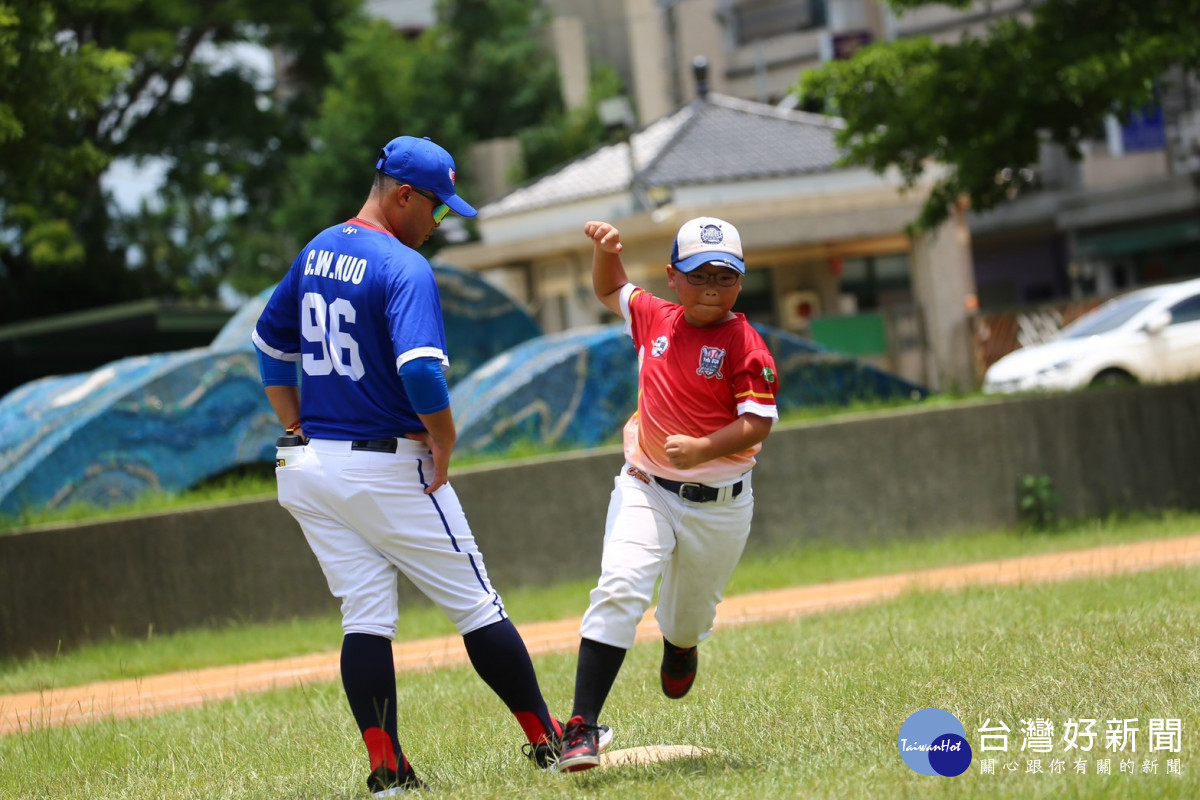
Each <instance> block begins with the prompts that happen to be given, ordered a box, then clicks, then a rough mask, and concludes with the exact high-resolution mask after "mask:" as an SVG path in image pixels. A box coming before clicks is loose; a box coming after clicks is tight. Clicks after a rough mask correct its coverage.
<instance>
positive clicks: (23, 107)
mask: <svg viewBox="0 0 1200 800" xmlns="http://www.w3.org/2000/svg"><path fill="white" fill-rule="evenodd" d="M359 2H360V0H297V2H294V3H289V4H285V5H283V6H275V5H271V4H261V3H255V2H252V1H251V0H235V1H232V2H217V1H216V0H203V1H202V2H194V3H178V2H165V1H164V0H56V1H54V2H38V1H37V0H15V2H6V3H4V4H3V5H0V165H2V166H0V275H2V276H3V278H4V280H5V291H4V292H3V298H2V299H0V304H2V305H0V311H2V314H3V319H4V320H5V321H13V320H18V319H22V318H28V317H34V316H39V315H44V314H47V313H51V312H57V311H64V310H73V309H77V308H84V307H88V306H95V305H100V304H103V303H109V302H115V301H120V300H127V299H133V298H140V297H147V296H161V295H184V296H189V295H190V296H196V295H205V294H211V293H212V292H213V291H214V290H215V285H216V276H218V275H219V274H220V273H221V271H222V270H223V269H225V268H226V266H227V262H230V261H236V260H237V259H238V258H245V257H247V254H246V253H245V251H244V250H243V249H242V247H241V246H242V245H246V244H247V243H249V244H254V243H255V242H256V241H257V240H256V239H255V237H254V236H253V234H252V232H248V231H250V230H251V228H250V226H251V224H252V221H253V219H254V218H256V217H257V218H261V217H262V216H263V214H264V213H265V211H266V209H267V208H269V206H270V204H272V203H274V202H276V198H277V196H278V193H279V192H280V191H281V190H282V181H281V177H282V174H283V170H282V164H283V163H284V160H285V159H286V157H287V155H288V154H289V153H292V152H296V151H298V150H301V149H303V148H304V147H305V143H304V138H303V136H302V135H301V127H300V123H301V121H302V120H303V119H304V118H305V117H306V116H308V115H309V113H311V109H312V108H313V107H314V106H315V98H316V96H317V95H318V94H319V91H320V89H321V88H323V86H324V83H325V81H326V80H327V78H328V73H327V70H326V65H325V61H324V53H325V51H326V50H327V49H329V48H334V49H336V48H337V47H338V46H340V34H339V33H338V31H339V29H338V27H337V23H338V22H339V21H341V20H343V19H344V18H346V17H347V16H349V15H352V14H353V13H355V11H356V9H357V8H358V6H359ZM244 45H254V46H259V47H264V48H279V49H280V50H282V51H284V52H287V53H289V54H291V56H292V62H291V63H292V65H293V67H292V75H291V77H292V81H291V83H292V85H295V86H297V87H299V90H298V91H296V92H294V93H291V94H277V93H275V92H274V88H275V87H274V85H273V84H272V83H270V82H264V81H262V80H261V78H260V77H259V76H255V75H253V74H251V73H250V72H249V71H248V70H247V68H246V67H245V66H244V65H243V64H241V63H239V62H237V61H236V60H232V59H229V58H228V53H229V52H230V50H231V49H232V48H234V47H236V46H244ZM119 157H128V158H132V159H135V160H138V159H145V158H148V157H158V158H162V159H164V161H165V163H166V164H167V165H168V173H167V179H166V187H165V190H164V194H163V198H162V202H161V204H158V205H153V206H149V207H146V208H143V209H142V210H141V212H140V213H137V214H134V215H132V216H131V217H129V216H122V214H121V213H120V212H119V210H118V209H117V208H116V207H115V206H114V204H113V203H112V200H111V198H110V197H108V196H107V195H106V193H105V191H104V190H103V187H102V185H101V182H100V177H101V175H102V173H103V172H104V170H105V168H106V167H107V166H108V165H109V164H110V163H111V161H112V160H113V159H115V158H119ZM139 243H144V244H145V246H144V247H139V246H138V245H139ZM131 246H132V248H133V252H134V253H135V256H134V259H133V263H132V264H131V263H130V258H129V255H130V248H131ZM250 257H252V255H251V256H250Z"/></svg>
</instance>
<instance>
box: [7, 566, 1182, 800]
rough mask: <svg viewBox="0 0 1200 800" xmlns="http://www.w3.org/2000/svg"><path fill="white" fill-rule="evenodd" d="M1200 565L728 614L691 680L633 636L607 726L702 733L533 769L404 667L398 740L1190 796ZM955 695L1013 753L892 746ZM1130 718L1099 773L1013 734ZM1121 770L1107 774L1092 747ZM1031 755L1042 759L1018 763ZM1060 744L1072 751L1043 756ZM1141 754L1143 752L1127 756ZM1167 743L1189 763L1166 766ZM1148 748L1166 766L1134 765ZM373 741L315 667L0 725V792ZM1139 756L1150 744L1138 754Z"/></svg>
mask: <svg viewBox="0 0 1200 800" xmlns="http://www.w3.org/2000/svg"><path fill="white" fill-rule="evenodd" d="M1198 628H1200V570H1160V571H1156V572H1149V573H1142V574H1137V575H1132V576H1126V577H1115V578H1109V579H1105V580H1084V581H1075V582H1069V583H1059V584H1048V585H1028V586H1022V587H1009V588H978V589H967V590H964V591H960V592H955V593H920V594H918V593H914V594H910V595H907V596H904V597H902V598H900V599H897V600H894V601H891V602H887V603H883V604H879V605H874V606H869V607H864V608H860V609H857V610H854V611H847V612H842V613H834V614H827V615H822V616H817V617H810V618H805V619H802V620H798V621H793V622H786V623H777V624H770V625H763V626H757V627H747V628H732V629H725V630H721V631H718V633H717V634H716V635H714V636H713V638H712V639H711V640H709V641H708V642H706V643H705V644H704V645H702V647H701V666H700V676H699V679H698V682H697V685H696V687H695V688H694V689H693V691H692V693H691V694H690V695H689V696H688V697H686V698H685V699H683V700H682V701H670V700H667V699H666V698H664V697H663V696H662V695H661V693H660V692H659V689H658V680H657V663H658V656H659V649H658V647H657V646H656V645H644V646H639V647H636V648H635V649H634V650H633V651H632V652H631V653H630V656H629V658H628V659H627V660H626V665H625V668H624V670H623V671H622V673H621V676H620V677H619V678H618V681H617V684H616V686H615V687H614V692H613V695H612V697H611V698H610V701H609V704H608V706H607V707H606V709H605V715H604V717H605V720H604V721H605V722H607V723H608V724H610V725H612V726H613V727H614V729H615V731H616V736H617V738H616V741H615V742H614V745H613V746H614V748H623V747H632V746H637V745H652V744H665V743H673V744H691V745H698V746H702V747H706V748H710V749H711V750H712V751H713V754H712V755H710V756H708V757H705V758H702V759H698V760H689V761H679V762H673V763H666V764H658V765H648V766H642V767H625V768H621V769H608V770H593V771H591V772H588V773H583V774H580V775H574V776H567V775H557V774H552V773H551V774H547V773H540V772H537V771H536V770H534V769H533V768H532V767H531V766H530V765H529V764H527V763H526V762H524V760H523V758H522V757H521V756H520V752H519V747H518V744H519V741H518V739H519V737H518V729H517V727H516V724H515V723H514V722H513V721H512V719H511V717H509V716H508V714H507V713H506V712H505V711H504V710H503V708H502V707H501V706H500V704H499V701H497V700H496V699H495V698H494V697H493V696H491V695H490V693H488V692H487V690H486V689H485V688H484V687H483V685H482V683H481V682H480V681H479V679H478V678H477V677H476V676H475V674H474V673H473V672H472V671H471V670H469V669H467V668H460V669H453V670H445V671H439V672H432V673H418V674H405V675H403V676H402V677H401V680H400V709H401V729H402V736H403V739H404V745H405V747H406V751H407V752H408V753H409V756H410V758H411V759H412V761H413V763H414V765H415V766H416V767H417V769H418V770H419V771H420V773H421V774H422V776H423V777H425V778H426V780H428V781H429V782H430V783H431V784H432V785H433V787H434V791H433V792H432V793H431V796H434V797H463V796H470V797H472V798H511V797H614V798H616V797H620V798H680V797H697V798H759V797H771V798H778V797H822V798H824V797H828V798H857V797H871V798H904V797H952V798H957V797H963V798H968V797H1046V798H1050V797H1054V798H1058V797H1113V798H1118V797H1119V798H1162V797H1167V798H1192V797H1196V796H1200V771H1198V770H1200V761H1197V758H1196V756H1197V750H1198V748H1197V744H1196V738H1195V733H1196V725H1197V723H1198V722H1200V682H1198V680H1197V674H1200V646H1198V645H1197V640H1196V636H1195V631H1196V630H1197V629H1198ZM537 666H538V670H539V675H540V677H541V680H542V684H543V687H544V688H545V691H546V695H547V699H548V700H549V701H550V704H551V708H552V709H553V710H555V711H556V712H557V713H559V714H563V713H565V712H566V709H567V707H568V705H569V703H570V696H569V695H570V691H571V687H572V683H573V675H574V658H573V657H572V656H569V655H562V656H553V657H543V658H539V659H538V660H537ZM926 707H937V708H942V709H945V710H947V711H950V712H951V713H953V714H955V715H956V716H957V717H958V718H959V719H960V720H961V721H962V722H963V724H964V726H965V727H966V729H967V734H968V737H967V738H968V742H970V743H971V745H972V747H974V748H977V746H978V744H979V735H978V733H977V732H976V731H977V729H978V728H979V727H981V725H982V724H983V722H984V720H985V719H990V720H991V721H992V722H993V723H995V722H996V721H997V720H1003V721H1004V722H1005V723H1006V724H1007V725H1008V726H1009V728H1010V729H1011V731H1012V733H1011V734H1010V737H1009V748H1008V752H1006V753H991V754H988V755H991V756H997V755H999V756H1002V757H1003V759H1002V761H1003V763H1012V764H1014V765H1016V766H1015V768H1014V771H1012V772H1009V771H1007V770H1005V769H1004V768H1003V767H998V768H997V769H996V774H982V771H981V768H980V763H981V761H980V756H981V755H984V754H983V753H980V752H978V750H977V752H976V759H975V761H974V762H973V763H972V765H971V767H970V768H969V769H968V770H967V771H966V772H965V773H964V774H962V775H961V776H958V777H956V778H933V777H926V776H922V775H918V774H917V773H915V772H913V771H911V770H910V769H908V767H907V766H905V765H904V763H903V761H902V759H901V757H900V755H899V753H898V751H897V746H896V737H897V735H898V732H899V729H900V726H901V724H902V723H903V722H904V720H905V719H906V718H907V717H908V716H909V715H910V714H912V713H913V712H915V711H917V710H918V709H921V708H926ZM1081 717H1086V718H1096V719H1097V720H1100V722H1099V723H1098V730H1100V731H1103V730H1104V727H1105V723H1104V721H1105V720H1108V719H1122V720H1123V719H1136V720H1138V723H1137V727H1139V729H1140V733H1139V734H1138V737H1137V740H1136V744H1135V747H1136V750H1133V751H1130V750H1128V749H1127V750H1126V751H1125V752H1123V753H1110V752H1107V751H1105V750H1104V743H1103V741H1102V740H1103V736H1101V737H1100V739H1099V740H1098V741H1097V744H1096V746H1095V748H1094V749H1093V752H1092V753H1090V754H1088V758H1087V774H1082V775H1081V774H1077V773H1075V771H1074V761H1075V760H1076V756H1075V755H1073V754H1072V753H1068V752H1067V751H1066V750H1065V746H1064V744H1063V743H1062V741H1061V736H1059V735H1056V736H1055V741H1054V744H1053V752H1051V753H1045V754H1041V753H1031V752H1029V751H1026V752H1022V751H1021V749H1020V745H1021V726H1022V724H1023V723H1022V720H1025V719H1035V718H1043V719H1048V720H1051V721H1054V722H1055V723H1056V733H1057V732H1058V731H1060V730H1061V726H1062V723H1063V722H1065V721H1066V720H1067V719H1068V718H1081ZM1152 718H1158V719H1169V718H1177V719H1180V720H1181V723H1182V731H1181V737H1180V746H1181V749H1180V751H1179V752H1166V751H1163V752H1154V753H1151V752H1150V751H1149V750H1148V746H1149V740H1148V734H1147V732H1148V726H1149V720H1150V719H1152ZM1105 757H1107V758H1110V759H1112V762H1111V763H1112V772H1113V774H1111V775H1098V774H1096V759H1097V758H1105ZM1034 758H1040V759H1041V763H1042V765H1043V766H1042V769H1043V771H1042V773H1040V774H1039V773H1030V772H1027V770H1028V769H1029V767H1028V766H1027V762H1028V761H1029V760H1031V759H1034ZM1056 758H1057V759H1064V760H1065V761H1066V762H1067V767H1066V770H1065V772H1063V773H1061V774H1052V773H1051V769H1052V767H1051V761H1052V760H1053V759H1056ZM1123 758H1124V759H1125V760H1126V761H1128V760H1129V759H1133V761H1134V763H1135V765H1136V772H1135V773H1132V774H1131V773H1123V772H1121V768H1120V763H1121V760H1122V759H1123ZM1168 758H1177V759H1179V763H1180V770H1179V771H1180V774H1178V775H1176V774H1168V764H1167V760H1168ZM1151 761H1153V762H1154V764H1155V768H1156V770H1157V772H1156V773H1153V774H1151V773H1149V772H1143V771H1142V770H1143V769H1149V765H1150V763H1151ZM364 764H365V756H364V755H363V752H362V746H361V744H360V743H359V742H358V739H357V735H356V731H355V730H354V729H353V724H352V722H351V719H350V715H349V713H348V711H347V710H346V708H345V700H344V698H343V697H342V694H341V689H340V687H339V686H338V685H336V684H321V685H315V686H310V687H305V688H303V689H294V690H287V691H279V692H272V693H266V694H261V695H253V696H243V697H241V698H239V699H237V700H236V701H232V702H225V703H219V704H213V705H210V706H206V707H204V708H202V709H196V710H190V711H184V712H178V713H171V714H165V715H162V716H159V717H153V718H145V719H139V720H129V721H121V722H111V721H110V722H102V723H98V724H94V725H89V726H83V727H78V728H72V729H46V730H39V731H36V732H34V733H32V734H28V735H24V736H17V737H8V738H5V739H0V765H3V767H2V768H0V797H5V798H56V799H57V798H128V799H129V800H143V799H145V800H149V799H150V798H260V797H261V798H357V797H366V796H367V794H366V791H365V789H364V784H363V779H364V778H365V769H364ZM1143 765H1145V766H1143Z"/></svg>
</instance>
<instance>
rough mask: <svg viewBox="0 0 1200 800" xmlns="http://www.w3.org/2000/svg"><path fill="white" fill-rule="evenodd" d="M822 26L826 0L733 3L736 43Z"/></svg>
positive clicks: (758, 0) (747, 0)
mask: <svg viewBox="0 0 1200 800" xmlns="http://www.w3.org/2000/svg"><path fill="white" fill-rule="evenodd" d="M823 27H825V0H741V2H739V3H737V4H736V5H735V6H734V7H733V28H734V32H735V34H736V36H737V41H738V44H748V43H750V42H753V41H756V40H758V39H770V38H772V37H774V36H781V35H783V34H786V33H793V32H795V31H806V30H812V29H813V28H823Z"/></svg>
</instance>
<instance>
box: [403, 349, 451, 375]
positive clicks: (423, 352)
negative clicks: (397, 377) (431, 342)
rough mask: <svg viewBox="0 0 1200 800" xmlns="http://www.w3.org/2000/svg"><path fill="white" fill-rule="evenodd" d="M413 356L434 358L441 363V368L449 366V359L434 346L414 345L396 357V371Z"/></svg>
mask: <svg viewBox="0 0 1200 800" xmlns="http://www.w3.org/2000/svg"><path fill="white" fill-rule="evenodd" d="M414 358H436V359H437V360H438V361H439V362H440V363H441V365H442V369H447V368H449V366H450V359H449V358H448V357H447V356H446V354H445V353H443V352H442V351H441V350H439V349H438V348H436V347H416V348H413V349H412V350H409V351H408V352H406V353H401V354H400V357H399V358H397V359H396V372H397V373H399V372H400V368H401V367H403V366H404V365H405V364H407V363H408V362H409V361H412V360H413V359H414Z"/></svg>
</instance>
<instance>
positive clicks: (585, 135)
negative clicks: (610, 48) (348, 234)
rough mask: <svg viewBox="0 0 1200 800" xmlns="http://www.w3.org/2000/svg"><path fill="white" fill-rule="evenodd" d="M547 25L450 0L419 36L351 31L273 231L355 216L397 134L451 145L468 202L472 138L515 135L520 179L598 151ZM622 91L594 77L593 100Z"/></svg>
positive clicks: (602, 75) (518, 5) (518, 0)
mask: <svg viewBox="0 0 1200 800" xmlns="http://www.w3.org/2000/svg"><path fill="white" fill-rule="evenodd" d="M545 21H546V16H545V11H544V10H543V9H542V6H541V4H540V3H539V2H536V0H487V1H486V2H485V1H484V0H447V2H444V3H442V4H441V5H440V6H439V22H438V23H437V24H436V25H435V26H434V27H432V28H430V29H429V30H428V31H426V32H425V33H424V34H422V35H421V36H420V37H418V38H416V39H412V40H406V39H404V38H402V37H401V36H400V35H399V34H397V33H395V32H394V31H392V30H391V29H390V28H389V27H388V26H387V25H386V24H384V23H382V22H372V23H368V24H357V25H355V26H354V27H353V28H351V29H349V30H347V31H346V37H347V38H346V45H345V47H344V49H343V50H342V51H341V52H338V53H334V54H332V55H331V56H330V57H329V66H330V70H331V72H332V73H333V76H334V79H333V80H332V81H331V82H330V84H329V86H328V88H327V89H326V91H325V93H324V95H323V98H322V102H321V109H320V114H319V116H318V117H317V118H316V119H314V120H312V122H311V124H310V126H309V128H308V132H309V135H310V136H311V138H312V140H313V141H314V142H315V146H314V147H313V148H312V150H311V152H309V153H308V154H306V155H304V156H302V157H300V158H298V159H295V160H294V161H293V162H292V163H291V164H290V165H289V170H288V171H289V173H290V176H291V177H290V180H291V187H292V190H291V191H290V192H289V193H288V195H287V198H286V200H285V202H284V203H283V204H282V206H281V207H280V208H279V210H278V212H277V213H276V215H275V216H274V222H275V225H276V227H277V228H278V229H279V230H281V231H291V232H292V233H293V235H294V236H295V237H296V238H297V241H295V242H293V245H295V246H298V245H299V244H301V243H302V242H303V241H304V240H305V239H306V238H307V237H308V236H309V235H311V234H312V233H315V232H316V231H317V230H319V229H320V228H321V227H322V226H325V225H329V224H332V221H337V220H339V219H344V218H346V217H349V216H352V215H353V214H354V213H355V212H356V211H357V210H358V209H359V208H360V207H361V205H362V202H363V199H364V197H365V196H366V192H367V190H368V189H369V187H370V182H371V179H372V178H373V176H374V169H373V168H374V156H375V154H376V153H377V152H378V150H379V148H380V147H382V146H383V144H385V143H386V142H388V141H389V140H391V139H392V138H393V137H395V136H400V135H410V136H429V137H430V138H432V139H433V140H434V141H436V142H437V143H438V144H440V145H442V146H443V147H445V148H446V149H447V150H448V151H449V152H450V153H451V154H452V155H453V156H454V158H455V161H456V163H457V166H458V172H459V182H458V191H459V193H460V194H462V195H463V196H464V197H466V198H467V199H468V200H469V201H470V200H472V197H473V193H472V185H471V180H472V178H471V174H470V171H469V170H468V169H466V168H465V167H466V164H465V159H466V156H467V152H468V147H469V145H471V144H472V143H474V142H480V141H485V140H488V139H494V138H501V137H510V136H515V137H517V138H518V139H519V141H520V142H521V144H522V149H523V156H524V166H523V172H522V174H521V175H518V176H516V177H517V178H524V177H528V176H532V175H538V174H541V173H542V172H545V171H547V170H550V169H552V168H553V167H556V166H558V165H560V164H562V163H564V162H565V161H568V160H570V159H571V158H573V157H574V156H576V155H578V154H579V153H581V152H584V151H586V150H588V149H590V148H592V147H594V146H596V145H597V144H599V143H600V141H601V140H602V138H603V136H604V128H603V125H601V124H600V122H599V120H598V118H597V117H596V114H595V111H594V110H593V109H591V108H588V109H586V110H580V111H576V112H572V113H567V112H566V111H565V109H564V108H563V104H562V99H561V96H560V94H559V84H558V68H557V65H556V63H555V60H554V56H553V53H552V52H550V51H549V50H548V49H547V48H546V47H544V45H543V43H542V39H541V37H540V36H539V31H540V26H542V25H543V24H544V23H545ZM617 88H618V87H617V86H616V77H615V73H614V72H612V71H611V70H608V71H605V70H598V71H597V77H596V78H594V79H593V84H592V91H593V96H594V97H605V96H611V95H612V94H615V93H616V91H617ZM468 224H469V223H468ZM438 243H439V240H438V239H436V238H435V239H434V240H433V241H431V243H430V245H429V247H430V248H431V249H433V248H436V246H437V245H438ZM274 279H278V274H276V275H275V276H274ZM244 288H246V289H252V288H262V287H261V285H260V286H258V287H253V286H249V285H246V286H244Z"/></svg>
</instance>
